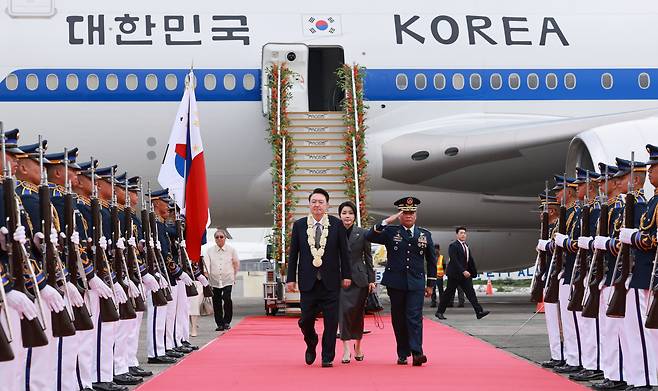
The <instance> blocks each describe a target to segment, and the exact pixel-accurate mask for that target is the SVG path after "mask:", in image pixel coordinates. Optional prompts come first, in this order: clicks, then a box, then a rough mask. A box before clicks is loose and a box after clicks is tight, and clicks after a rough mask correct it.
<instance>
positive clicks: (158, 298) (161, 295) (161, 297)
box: [139, 184, 168, 307]
mask: <svg viewBox="0 0 658 391" xmlns="http://www.w3.org/2000/svg"><path fill="white" fill-rule="evenodd" d="M139 192H140V195H141V200H142V202H141V203H142V210H141V211H140V214H141V218H142V236H143V237H144V246H145V247H146V266H147V267H148V272H149V274H151V275H152V276H156V275H157V273H159V272H160V266H159V265H158V264H157V259H156V256H155V251H154V249H153V247H154V246H151V242H152V240H151V224H150V223H149V212H148V211H147V210H146V203H145V202H144V192H143V191H142V186H141V184H140V190H139ZM159 283H160V281H158V284H159ZM151 298H152V300H153V305H154V306H156V307H162V306H165V305H167V301H168V300H167V295H166V294H165V291H164V289H162V288H160V289H158V290H157V291H155V292H152V293H151Z"/></svg>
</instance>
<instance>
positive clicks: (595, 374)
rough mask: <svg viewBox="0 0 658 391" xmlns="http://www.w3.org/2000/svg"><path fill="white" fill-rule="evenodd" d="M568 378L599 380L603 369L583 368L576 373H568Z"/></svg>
mask: <svg viewBox="0 0 658 391" xmlns="http://www.w3.org/2000/svg"><path fill="white" fill-rule="evenodd" d="M569 379H571V380H575V381H592V380H601V379H603V371H597V370H595V369H583V370H582V371H580V372H578V373H574V374H571V375H569Z"/></svg>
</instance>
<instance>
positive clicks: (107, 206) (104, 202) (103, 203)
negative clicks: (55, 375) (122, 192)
mask: <svg viewBox="0 0 658 391" xmlns="http://www.w3.org/2000/svg"><path fill="white" fill-rule="evenodd" d="M98 201H99V203H100V204H101V206H102V207H103V208H105V209H107V208H109V207H110V202H109V201H105V200H101V199H100V198H99V199H98Z"/></svg>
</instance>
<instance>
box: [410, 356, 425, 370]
mask: <svg viewBox="0 0 658 391" xmlns="http://www.w3.org/2000/svg"><path fill="white" fill-rule="evenodd" d="M426 362H427V357H426V356H425V355H424V354H418V355H414V356H413V359H412V362H411V365H413V366H414V367H419V366H421V365H423V364H425V363H426Z"/></svg>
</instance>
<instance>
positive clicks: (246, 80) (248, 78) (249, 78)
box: [242, 73, 256, 91]
mask: <svg viewBox="0 0 658 391" xmlns="http://www.w3.org/2000/svg"><path fill="white" fill-rule="evenodd" d="M242 87H244V89H245V90H247V91H251V90H253V89H254V87H256V78H255V77H254V75H252V74H251V73H246V74H245V75H244V76H242Z"/></svg>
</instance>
